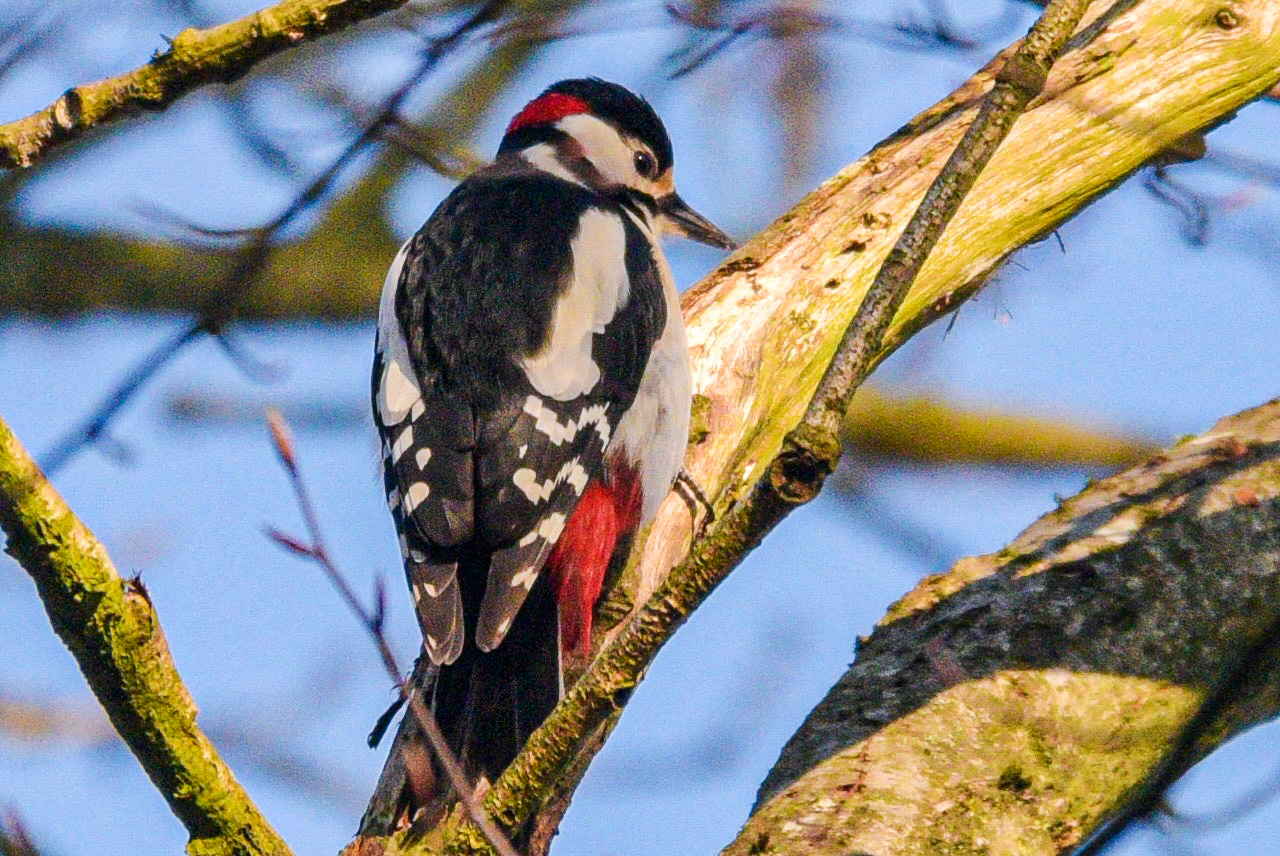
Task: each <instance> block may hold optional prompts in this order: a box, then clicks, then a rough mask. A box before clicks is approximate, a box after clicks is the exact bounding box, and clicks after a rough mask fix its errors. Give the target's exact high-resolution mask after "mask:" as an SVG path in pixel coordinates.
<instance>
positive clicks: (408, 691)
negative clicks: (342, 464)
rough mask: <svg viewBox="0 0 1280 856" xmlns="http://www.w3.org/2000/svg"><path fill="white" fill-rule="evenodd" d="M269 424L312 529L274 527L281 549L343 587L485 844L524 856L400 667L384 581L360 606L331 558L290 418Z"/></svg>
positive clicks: (502, 854)
mask: <svg viewBox="0 0 1280 856" xmlns="http://www.w3.org/2000/svg"><path fill="white" fill-rule="evenodd" d="M267 424H268V425H269V426H270V428H271V439H272V443H273V445H274V446H275V449H276V452H277V453H278V454H279V456H280V461H281V463H282V464H283V465H284V469H285V472H286V473H288V475H289V483H290V485H291V486H292V488H293V495H294V498H295V499H296V500H297V502H298V508H299V510H300V511H301V512H302V519H303V523H304V524H305V526H306V529H307V538H308V539H309V540H308V541H302V540H299V539H297V538H294V537H291V536H289V535H286V534H284V533H283V532H280V531H278V530H275V529H268V530H267V534H268V535H269V536H270V537H271V538H272V540H274V541H275V542H276V543H277V544H279V545H280V546H282V547H284V548H285V549H287V550H289V551H290V552H292V553H294V554H296V555H299V556H302V557H304V558H307V559H310V560H311V561H313V562H315V563H316V564H317V565H319V566H320V569H321V570H322V571H324V574H325V576H326V577H327V578H328V580H329V582H330V583H332V584H333V587H334V588H335V589H337V591H338V594H339V595H340V596H341V597H342V600H343V602H344V603H345V604H346V605H347V608H348V609H349V610H351V612H352V614H354V615H355V616H356V618H357V619H358V620H359V621H360V623H361V625H363V627H364V629H365V631H366V632H368V634H369V637H370V638H371V639H372V640H373V643H374V646H375V647H376V648H377V649H378V656H379V657H380V658H381V660H382V665H383V667H384V668H385V669H386V671H387V674H388V675H389V676H390V677H391V680H392V681H393V682H394V683H395V685H396V688H397V689H398V691H399V693H400V698H401V699H402V700H403V701H405V702H407V703H408V705H409V709H410V711H411V712H412V714H413V716H414V717H416V718H417V720H418V723H419V725H421V726H422V730H423V733H424V734H425V735H426V736H427V741H428V742H429V743H430V744H431V750H432V752H434V753H435V756H436V759H437V760H439V762H440V765H441V766H442V767H444V771H445V774H446V775H447V776H448V777H449V782H450V784H451V785H452V786H453V789H454V792H455V793H457V795H458V801H459V802H460V803H462V806H463V808H464V809H465V811H466V813H467V816H468V817H469V818H471V821H472V822H473V823H474V824H475V825H476V826H477V827H479V829H480V831H481V833H482V834H483V835H484V837H485V840H486V841H487V842H488V843H489V845H490V846H491V847H492V848H493V849H494V850H495V851H497V853H498V854H499V856H519V854H517V853H516V851H515V848H514V847H512V846H511V842H510V841H508V840H507V837H506V836H505V835H504V834H503V833H502V830H500V829H499V828H498V826H497V825H496V824H495V823H494V822H493V819H492V818H490V817H489V815H488V814H487V813H486V812H485V810H484V807H483V806H482V805H481V804H480V800H478V799H477V798H476V794H475V790H474V789H473V788H472V787H471V783H470V782H468V781H467V776H466V773H465V772H463V769H462V764H461V763H459V761H458V758H457V756H456V755H454V753H453V750H452V749H450V748H449V743H448V741H447V740H445V736H444V733H443V732H441V730H440V726H439V724H438V723H437V722H436V718H435V716H434V714H432V712H431V709H430V708H429V707H428V706H427V704H426V702H424V701H423V699H422V695H421V693H416V692H414V691H413V688H412V687H411V686H410V685H409V683H408V681H406V679H405V677H404V673H403V672H401V671H400V666H399V664H398V663H397V662H396V657H395V654H394V653H392V651H391V646H390V645H389V644H388V642H387V637H386V633H385V632H384V618H385V596H384V592H383V588H382V585H381V583H379V585H378V588H377V592H376V596H375V598H374V607H373V609H368V608H366V607H365V605H364V604H363V603H361V602H360V598H359V596H358V595H357V594H356V593H355V590H354V589H353V588H352V587H351V584H350V583H349V582H347V579H346V577H344V576H343V574H342V571H341V570H339V569H338V566H337V565H336V564H335V563H334V561H333V558H332V557H331V556H330V555H329V550H328V548H327V547H326V546H325V543H324V534H323V532H322V530H321V527H320V521H319V518H318V517H317V516H316V512H315V506H314V505H312V503H311V497H310V495H309V494H308V493H307V489H306V485H305V484H304V483H303V481H302V472H301V470H300V469H299V467H298V461H297V457H296V455H295V454H294V449H293V440H292V438H291V436H290V432H289V426H288V424H287V423H286V422H285V420H284V417H283V416H281V415H280V412H279V411H277V410H275V409H268V410H267Z"/></svg>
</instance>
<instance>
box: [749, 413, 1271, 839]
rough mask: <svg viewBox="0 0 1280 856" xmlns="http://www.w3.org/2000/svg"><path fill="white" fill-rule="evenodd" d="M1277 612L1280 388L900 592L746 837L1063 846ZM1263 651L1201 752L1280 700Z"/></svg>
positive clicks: (777, 775)
mask: <svg viewBox="0 0 1280 856" xmlns="http://www.w3.org/2000/svg"><path fill="white" fill-rule="evenodd" d="M1277 615H1280V399H1277V400H1275V401H1272V402H1270V403H1268V404H1266V405H1263V406H1261V407H1258V408H1256V409H1253V410H1249V411H1245V412H1243V413H1241V414H1238V415H1236V416H1232V417H1229V418H1226V419H1223V420H1222V421H1220V422H1219V423H1218V424H1217V425H1215V426H1214V427H1213V428H1212V429H1211V430H1210V431H1209V432H1207V433H1206V434H1203V435H1201V436H1199V437H1195V438H1192V439H1188V440H1185V441H1183V442H1181V443H1179V444H1178V445H1177V446H1175V447H1174V448H1172V449H1170V450H1168V451H1167V452H1166V453H1164V454H1161V455H1157V456H1156V457H1154V458H1152V459H1150V460H1149V461H1147V462H1146V463H1144V464H1141V465H1139V466H1137V467H1135V468H1133V469H1131V470H1128V471H1126V472H1124V473H1121V474H1119V475H1116V476H1112V477H1111V478H1108V479H1105V480H1103V481H1100V482H1097V483H1095V484H1093V485H1091V486H1090V487H1089V488H1087V489H1086V490H1085V491H1083V492H1082V493H1080V494H1079V495H1077V496H1075V497H1072V498H1071V499H1068V500H1065V501H1064V502H1063V503H1062V504H1061V505H1060V506H1059V508H1058V509H1057V510H1055V511H1053V512H1051V513H1050V514H1047V515H1045V516H1044V517H1043V518H1041V519H1040V520H1039V521H1037V522H1036V523H1034V524H1033V525H1032V526H1031V527H1030V528H1028V529H1027V530H1026V531H1025V532H1023V533H1022V534H1021V535H1020V536H1018V538H1016V539H1015V540H1014V541H1013V542H1012V543H1010V544H1009V546H1008V547H1006V548H1005V549H1003V550H1001V551H999V552H997V553H993V554H991V555H988V556H981V557H976V558H969V559H963V560H961V561H960V562H958V563H957V564H956V565H955V566H954V567H953V568H952V569H951V570H950V571H949V572H947V573H945V574H939V575H936V576H932V577H928V578H926V579H925V580H924V581H923V582H921V584H920V585H919V586H918V587H917V588H916V589H915V590H914V591H912V592H911V593H909V594H908V595H906V596H905V597H904V598H903V599H902V600H901V601H899V602H898V603H897V604H895V605H894V606H893V607H891V608H890V610H889V612H888V614H887V615H886V617H885V618H884V619H883V620H882V621H881V623H880V624H879V625H878V626H877V628H876V630H875V632H874V633H873V634H872V635H871V636H870V637H868V638H865V639H861V640H859V642H858V645H857V660H856V662H855V663H854V664H853V666H852V667H851V668H850V669H849V671H848V672H847V673H846V674H845V675H844V677H843V678H841V679H840V681H839V682H838V683H837V684H836V686H835V687H834V688H832V690H831V692H830V693H829V694H828V696H827V697H826V698H825V699H824V700H823V701H822V703H821V704H819V705H818V707H817V708H816V709H815V710H814V711H813V713H811V714H810V716H809V718H808V719H807V720H806V722H805V723H804V725H803V726H802V727H801V728H800V730H799V731H798V732H797V733H796V734H795V736H794V737H792V739H791V740H790V742H789V743H788V744H787V746H786V748H785V749H783V751H782V756H781V757H780V758H779V760H778V762H777V764H776V765H775V767H774V768H773V770H772V771H771V772H770V773H769V776H768V777H767V778H766V780H765V782H764V784H763V785H762V786H761V790H760V796H759V799H758V802H757V805H756V808H755V811H754V814H753V816H752V818H751V820H750V821H749V822H748V823H747V825H746V827H745V828H744V829H743V831H742V833H741V834H740V835H739V837H738V839H737V840H736V841H735V842H734V843H733V844H732V845H731V846H730V847H729V848H727V850H726V851H725V852H726V853H727V854H735V856H736V854H748V853H750V854H791V853H796V854H800V853H803V854H808V855H809V856H822V854H825V853H832V854H835V853H840V854H847V853H851V852H855V853H868V854H876V856H890V854H926V853H938V852H949V853H978V852H1017V853H1028V854H1032V853H1045V854H1050V853H1058V852H1060V851H1061V850H1062V849H1063V848H1067V847H1070V846H1072V845H1074V844H1076V843H1078V842H1079V841H1080V839H1081V837H1082V836H1083V835H1085V834H1087V833H1088V832H1089V830H1090V829H1092V828H1093V827H1094V826H1095V825H1096V824H1097V823H1098V822H1099V821H1100V820H1101V819H1102V818H1103V817H1104V816H1105V815H1106V814H1108V813H1109V812H1111V811H1113V810H1115V809H1116V808H1117V807H1118V806H1119V805H1120V804H1121V803H1122V801H1123V800H1124V799H1125V798H1126V796H1127V795H1128V794H1129V793H1130V792H1131V791H1132V790H1133V789H1135V788H1136V787H1137V786H1138V785H1139V784H1141V783H1142V782H1143V780H1144V778H1145V777H1146V776H1147V774H1148V772H1149V771H1150V770H1151V769H1153V768H1154V767H1155V766H1156V765H1157V764H1158V762H1159V761H1160V760H1161V758H1162V757H1163V756H1164V754H1165V752H1166V750H1167V748H1168V746H1169V744H1170V742H1171V741H1172V740H1173V738H1174V736H1175V735H1176V734H1178V732H1179V730H1180V728H1181V727H1182V725H1183V724H1184V723H1186V722H1187V721H1188V720H1189V719H1190V718H1191V717H1192V716H1193V715H1194V714H1195V712H1196V710H1197V707H1198V703H1199V701H1200V700H1201V698H1202V697H1203V696H1204V694H1205V691H1206V689H1207V688H1208V687H1210V686H1211V685H1212V684H1213V683H1214V682H1215V680H1216V678H1217V677H1218V675H1219V674H1220V673H1222V671H1223V669H1224V665H1226V664H1229V663H1231V662H1232V659H1233V656H1234V655H1235V654H1236V653H1237V652H1238V651H1240V650H1241V649H1242V648H1243V647H1244V643H1245V642H1246V641H1247V640H1250V639H1252V638H1254V637H1256V636H1257V635H1258V633H1259V632H1260V631H1262V630H1263V628H1266V627H1268V626H1270V625H1272V624H1273V622H1274V621H1275V618H1276V616H1277ZM1278 677H1280V657H1277V656H1275V652H1274V650H1273V652H1272V654H1271V655H1270V656H1268V657H1266V658H1264V659H1263V660H1261V661H1260V662H1259V663H1258V664H1257V670H1256V673H1255V674H1254V675H1253V676H1252V679H1251V680H1249V681H1247V682H1245V683H1243V684H1242V685H1240V687H1239V688H1238V689H1239V692H1238V695H1236V696H1235V702H1234V704H1233V705H1231V706H1230V707H1229V708H1228V710H1227V712H1226V714H1225V715H1224V716H1223V717H1222V718H1221V719H1219V720H1218V721H1217V722H1216V723H1215V724H1214V725H1213V727H1212V728H1210V729H1208V730H1207V733H1206V734H1205V735H1204V737H1203V739H1202V740H1201V741H1200V742H1199V743H1198V744H1197V751H1196V753H1195V755H1196V757H1199V756H1202V755H1204V754H1206V753H1208V752H1209V751H1210V750H1211V749H1212V748H1213V747H1215V746H1217V745H1218V744H1219V743H1221V742H1222V741H1224V740H1226V739H1228V738H1229V737H1230V736H1232V735H1233V734H1236V733H1238V732H1239V731H1240V730H1242V729H1244V728H1247V727H1249V726H1250V725H1253V724H1256V723H1259V722H1262V721H1264V720H1266V719H1270V718H1272V717H1274V716H1275V715H1276V714H1277V713H1278V712H1280V682H1278V681H1277V678H1278Z"/></svg>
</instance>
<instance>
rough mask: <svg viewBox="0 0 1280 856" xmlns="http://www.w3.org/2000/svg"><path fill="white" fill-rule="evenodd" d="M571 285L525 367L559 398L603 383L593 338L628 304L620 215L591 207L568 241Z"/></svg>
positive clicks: (538, 383)
mask: <svg viewBox="0 0 1280 856" xmlns="http://www.w3.org/2000/svg"><path fill="white" fill-rule="evenodd" d="M569 247H570V250H571V251H572V258H573V264H572V267H571V269H570V271H569V274H568V276H569V283H568V285H567V287H566V288H565V289H564V293H563V294H561V295H560V296H559V298H557V300H556V307H555V312H554V314H553V315H552V316H551V329H550V331H549V332H548V335H547V343H546V345H545V346H543V348H542V349H541V350H540V351H539V352H538V353H536V354H534V355H533V356H531V357H528V358H527V359H525V360H522V361H521V363H520V365H521V367H522V368H523V369H524V373H525V375H526V376H527V377H528V378H529V383H531V384H532V385H533V388H534V389H536V390H537V391H538V392H540V393H542V394H543V395H545V396H548V397H550V398H554V399H556V400H557V401H569V400H571V399H574V398H577V397H578V396H580V395H582V394H584V393H587V392H590V391H591V390H592V389H593V388H594V387H595V385H596V384H597V383H598V382H599V381H600V367H599V366H598V365H596V362H595V360H593V359H592V358H591V345H592V337H593V335H594V334H596V333H602V332H604V328H605V325H606V324H608V323H609V322H610V321H611V320H612V319H613V316H614V315H616V314H617V312H618V310H619V309H620V308H621V307H622V306H623V305H624V304H625V303H626V302H627V297H628V295H629V294H630V291H631V282H630V280H629V279H628V278H627V265H626V250H627V237H626V232H625V230H624V229H623V226H622V220H621V219H620V218H619V217H618V216H617V215H616V214H610V213H607V212H605V211H601V210H600V209H598V208H589V209H587V211H586V213H584V214H583V215H582V218H581V219H580V220H579V221H578V231H577V233H576V234H575V235H574V236H573V239H572V240H571V241H570V242H569Z"/></svg>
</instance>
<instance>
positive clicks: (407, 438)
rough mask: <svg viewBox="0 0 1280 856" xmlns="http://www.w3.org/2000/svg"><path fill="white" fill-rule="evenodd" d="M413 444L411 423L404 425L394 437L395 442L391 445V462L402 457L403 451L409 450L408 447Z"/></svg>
mask: <svg viewBox="0 0 1280 856" xmlns="http://www.w3.org/2000/svg"><path fill="white" fill-rule="evenodd" d="M412 445H413V425H412V424H409V425H406V426H404V430H403V431H401V432H400V436H398V437H396V441H395V443H393V444H392V446H391V462H392V463H393V464H394V463H396V462H397V461H399V460H400V459H401V458H402V457H404V453H405V452H407V451H409V447H410V446H412Z"/></svg>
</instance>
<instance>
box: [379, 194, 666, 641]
mask: <svg viewBox="0 0 1280 856" xmlns="http://www.w3.org/2000/svg"><path fill="white" fill-rule="evenodd" d="M601 203H602V200H600V199H599V197H596V196H594V195H593V194H591V193H589V192H588V191H586V190H585V189H581V188H578V187H577V186H575V185H572V184H570V183H568V182H564V181H561V180H558V179H555V178H552V177H548V176H544V175H539V174H532V175H529V174H521V175H515V176H512V175H510V174H506V175H500V176H498V177H489V176H486V175H485V174H481V175H480V176H477V177H474V178H472V179H470V180H468V181H467V182H464V183H463V184H462V185H460V186H459V187H458V188H457V189H456V190H455V191H454V193H453V194H451V195H450V197H449V198H448V199H446V200H445V202H444V203H442V205H441V207H440V208H439V209H438V210H437V212H436V213H435V214H434V215H433V216H432V218H431V219H430V220H429V221H428V222H427V224H426V225H425V226H424V227H423V228H422V230H420V231H419V233H418V234H417V235H416V236H415V237H414V238H413V239H412V240H411V241H410V242H409V243H408V244H406V246H405V249H403V250H402V251H401V255H400V257H398V259H397V265H395V266H393V269H392V271H391V273H389V274H388V282H387V289H388V290H387V291H384V298H383V303H382V308H381V311H380V314H379V339H378V356H377V359H376V360H375V369H374V378H373V385H374V412H375V416H376V419H377V421H378V425H379V428H380V430H381V433H382V437H383V444H384V451H385V453H386V461H387V463H386V480H387V494H388V502H389V504H390V505H391V508H392V513H393V515H394V516H395V519H396V523H397V526H398V528H399V529H400V531H401V533H402V538H403V541H402V552H403V553H404V556H405V569H406V574H407V575H408V577H409V584H410V586H411V588H412V591H413V596H414V601H415V603H416V605H417V613H418V620H419V623H420V624H421V626H422V630H423V636H424V640H425V642H426V649H427V653H428V655H429V656H430V657H431V659H432V660H433V661H435V662H444V663H448V662H452V661H453V660H454V659H456V657H457V656H458V654H459V653H460V652H461V650H462V646H463V642H464V638H465V636H464V633H465V629H464V627H463V619H462V613H463V610H462V602H463V601H462V597H461V592H460V587H461V585H478V584H479V583H481V582H483V585H484V594H483V598H482V600H481V603H480V608H479V614H478V620H477V626H476V627H475V628H474V632H475V639H476V644H477V645H478V646H479V647H480V648H481V649H482V650H486V651H487V650H492V649H493V648H495V647H496V646H497V645H498V644H500V643H501V641H502V639H503V637H504V636H505V635H506V633H507V631H508V630H509V629H510V627H511V623H512V621H513V620H514V618H515V615H516V613H517V611H518V610H519V609H520V606H521V604H522V603H523V602H524V599H525V597H526V596H527V594H528V592H529V590H530V589H531V588H532V587H533V584H534V582H535V581H536V579H537V578H538V575H539V574H540V573H541V572H542V570H543V566H544V565H545V563H546V559H547V556H548V554H549V553H550V551H551V549H552V547H553V546H554V545H555V543H556V541H557V540H558V539H559V537H560V533H561V531H562V530H563V528H564V526H565V524H566V522H567V521H568V520H569V518H570V516H571V515H572V513H573V509H574V507H575V506H576V505H577V502H578V499H579V498H580V497H581V495H582V493H583V491H584V490H585V488H586V486H587V484H588V483H589V482H590V481H591V480H592V479H595V478H599V477H600V475H601V473H602V472H603V468H604V455H605V452H606V450H607V449H608V446H609V442H610V439H611V437H612V434H613V431H614V429H615V428H616V426H617V424H618V421H619V420H620V419H621V418H622V416H623V414H624V413H625V412H626V410H627V408H628V407H629V406H630V404H631V401H632V400H633V399H634V397H635V394H636V390H637V388H638V387H639V385H640V378H641V376H642V374H643V372H644V369H645V365H646V363H647V362H648V358H649V352H650V351H651V350H652V348H653V343H654V341H655V340H656V339H657V338H658V336H659V335H660V334H661V332H662V329H663V326H664V325H665V323H666V307H665V303H664V301H663V296H662V286H661V279H660V275H659V273H658V270H657V266H656V263H655V261H654V259H653V256H652V251H651V250H650V248H649V247H650V244H649V242H648V241H647V240H645V238H644V235H643V234H642V233H641V232H640V230H639V228H638V227H637V225H636V224H635V223H634V222H633V221H632V219H631V218H630V217H629V216H628V215H627V214H625V213H624V212H622V211H621V209H619V208H616V207H612V206H608V205H603V204H601ZM393 279H394V283H393ZM476 553H482V554H484V555H486V556H487V559H488V561H487V575H486V578H485V580H483V581H480V580H475V581H472V582H470V583H466V582H460V581H459V579H458V568H459V562H460V561H461V560H463V558H464V556H466V555H472V556H474V555H475V554H476ZM465 565H466V563H465V562H464V566H465ZM464 570H465V568H464Z"/></svg>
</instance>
